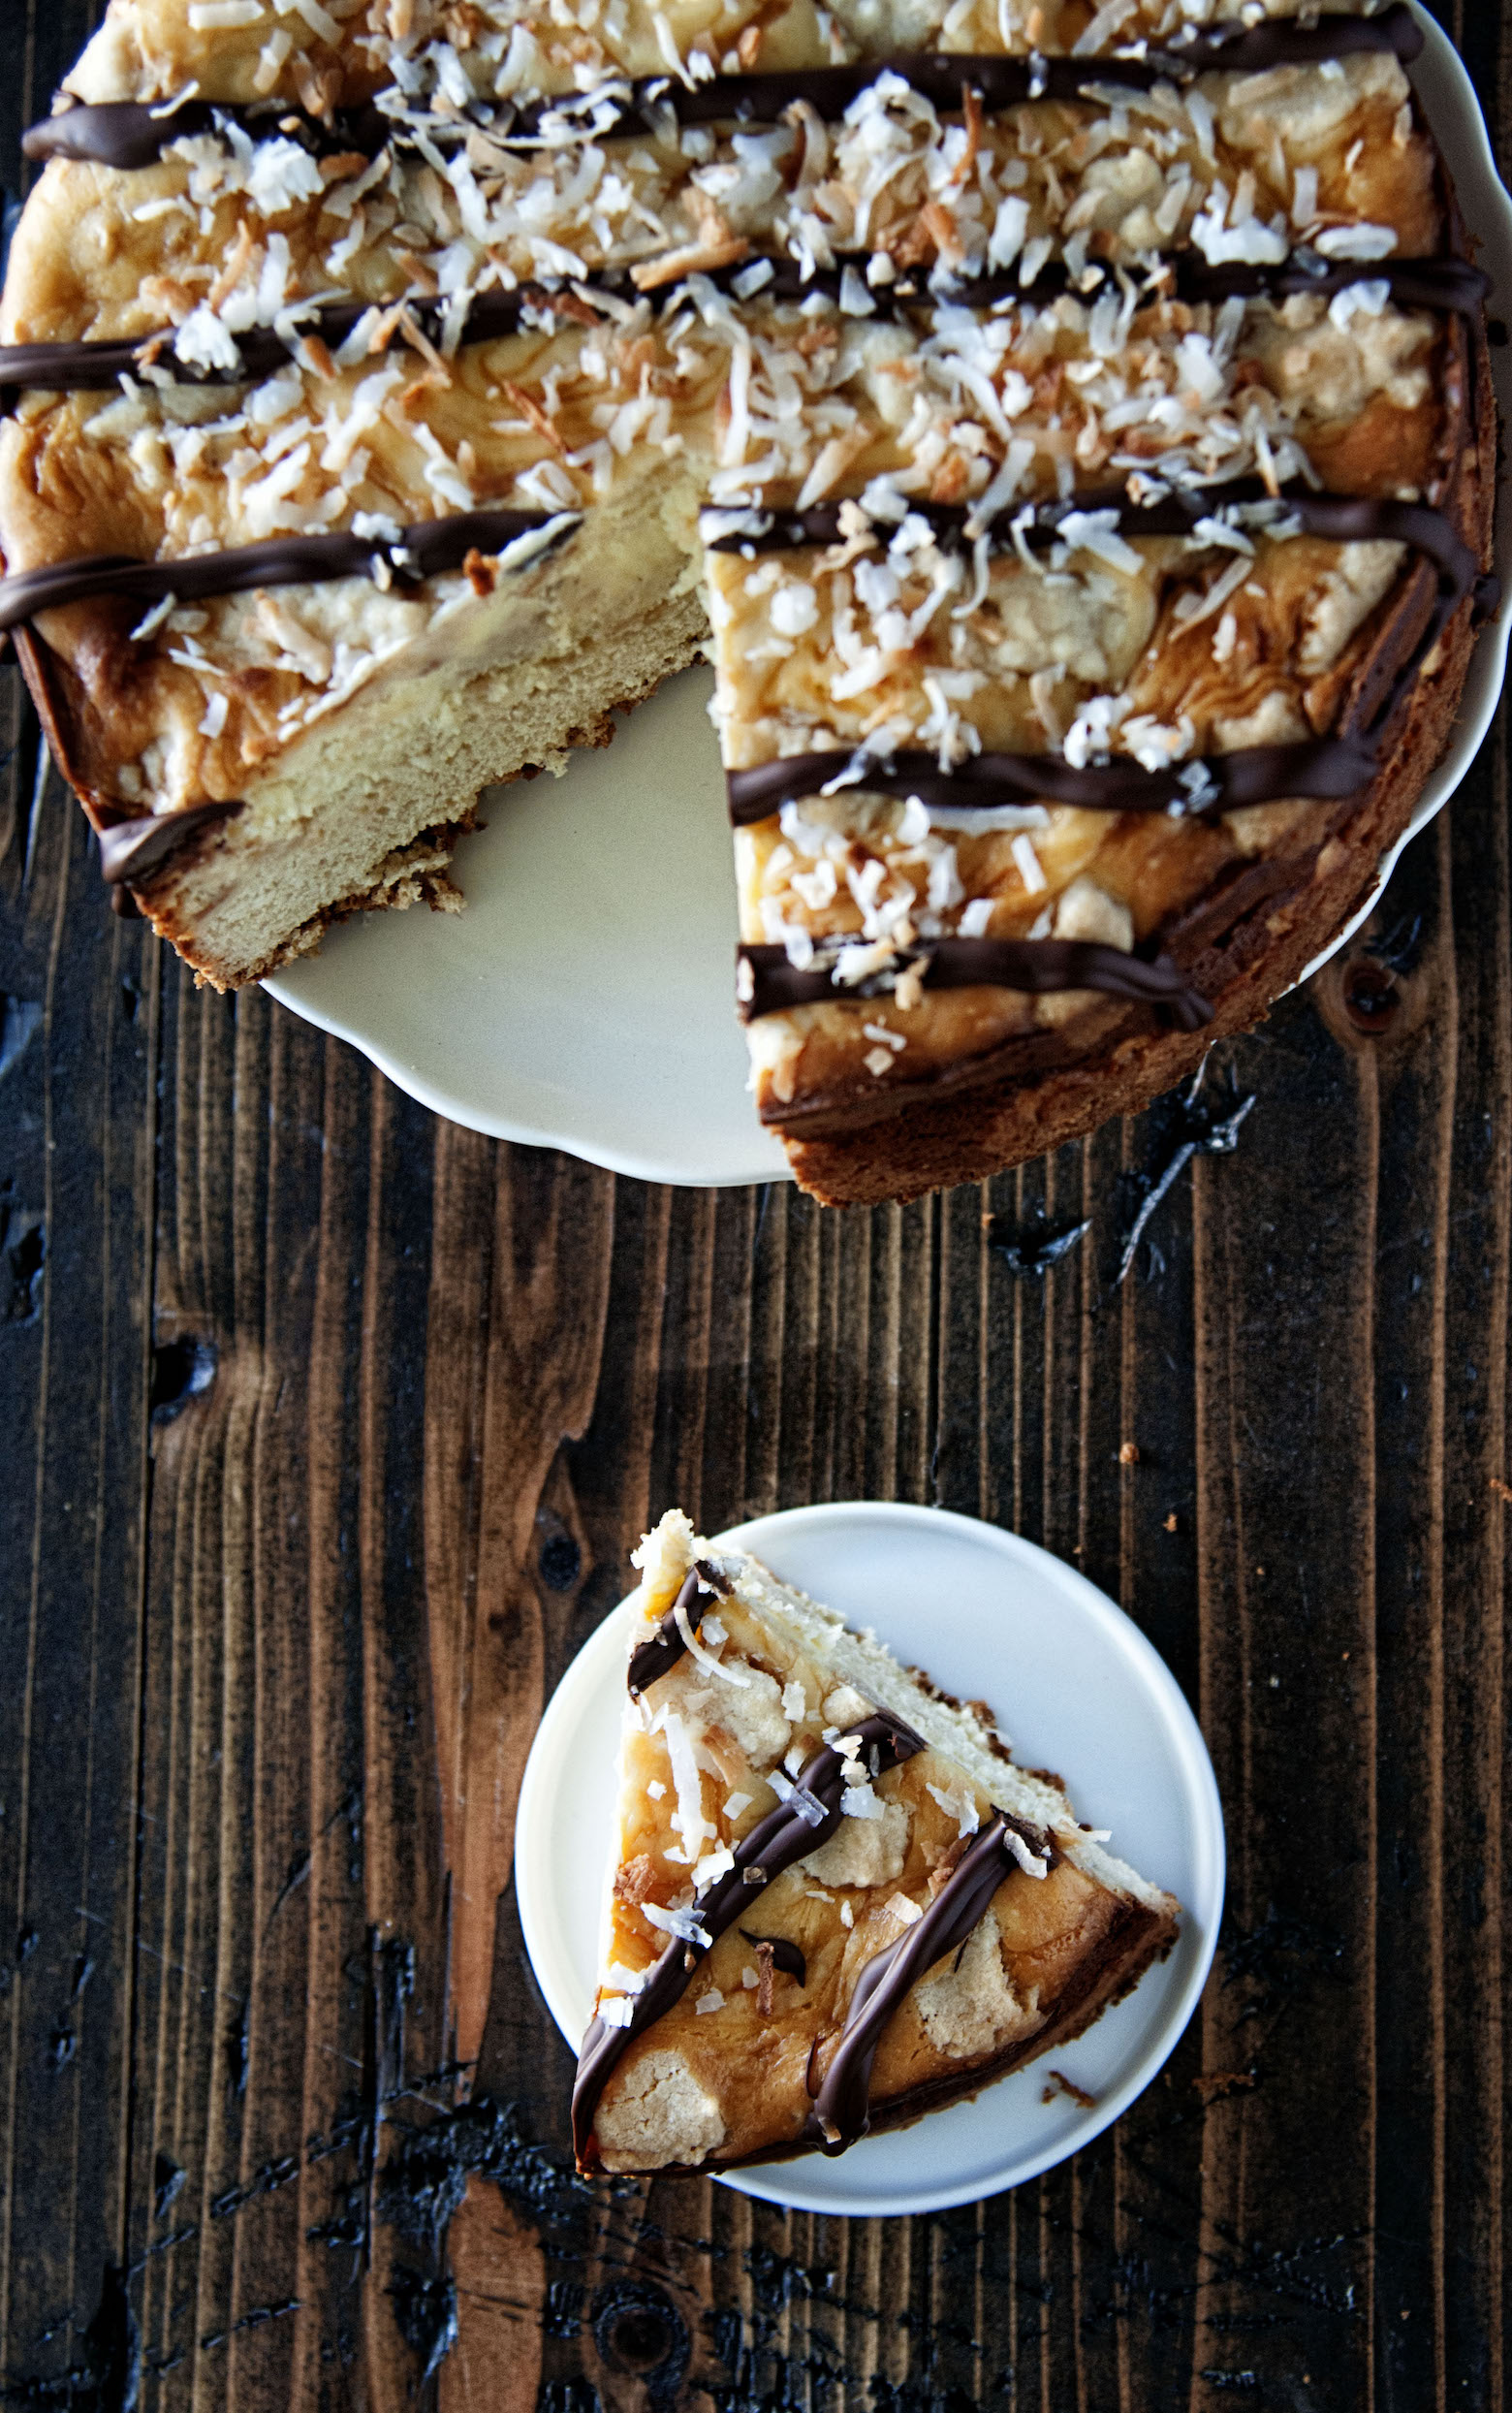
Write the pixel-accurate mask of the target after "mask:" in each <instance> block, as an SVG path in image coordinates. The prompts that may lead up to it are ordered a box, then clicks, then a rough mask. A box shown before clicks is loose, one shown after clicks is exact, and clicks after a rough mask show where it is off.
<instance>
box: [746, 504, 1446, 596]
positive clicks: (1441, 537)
mask: <svg viewBox="0 0 1512 2413" xmlns="http://www.w3.org/2000/svg"><path fill="white" fill-rule="evenodd" d="M1147 486H1148V490H1149V497H1150V498H1149V500H1148V501H1144V502H1135V501H1132V500H1131V499H1130V497H1129V492H1128V489H1127V487H1126V486H1113V487H1106V488H1102V489H1095V488H1094V489H1090V490H1088V491H1087V492H1085V493H1081V494H1073V495H1070V496H1069V497H1066V498H1061V497H1059V496H1055V497H1051V498H1049V499H1047V500H1044V501H1040V502H1027V503H1010V504H1009V505H1007V507H1006V508H1005V509H1004V510H1002V511H999V512H995V513H994V514H993V515H992V518H991V519H990V520H988V521H987V522H985V523H984V524H981V525H979V524H978V522H977V520H976V517H975V514H974V513H973V510H972V507H971V505H970V504H969V503H931V502H925V501H922V500H921V501H915V500H914V498H913V497H912V496H911V495H910V496H909V497H908V500H907V509H908V515H909V517H910V518H911V519H922V520H925V521H927V522H928V524H929V527H930V528H931V530H932V531H933V535H934V541H935V543H936V544H937V545H939V546H941V547H946V548H953V549H957V550H963V549H965V548H968V547H969V546H970V545H971V543H972V542H973V540H974V539H975V538H976V537H977V536H978V535H979V534H980V535H985V536H986V537H987V539H988V542H989V545H990V546H991V548H992V551H993V552H994V553H1005V552H1007V551H1008V549H1009V547H1010V546H1016V545H1017V542H1018V540H1019V539H1020V538H1022V539H1023V540H1024V543H1026V544H1027V545H1029V546H1030V547H1032V548H1043V547H1046V546H1049V545H1054V544H1056V543H1059V542H1062V541H1064V539H1063V538H1062V532H1061V531H1062V526H1063V524H1064V522H1065V521H1066V520H1068V519H1070V518H1072V517H1073V515H1075V516H1076V517H1078V518H1080V517H1082V516H1084V515H1085V514H1087V513H1088V512H1094V511H1096V512H1101V511H1114V512H1117V514H1118V533H1119V534H1120V535H1122V536H1190V535H1191V534H1192V532H1193V530H1194V529H1195V528H1196V527H1197V525H1198V524H1199V522H1201V521H1203V520H1211V519H1214V518H1216V517H1218V516H1219V515H1221V514H1222V513H1224V512H1230V513H1234V514H1236V515H1238V516H1237V518H1236V520H1235V523H1234V524H1235V525H1237V526H1239V527H1241V528H1243V529H1244V530H1245V531H1246V532H1247V533H1249V534H1251V535H1254V536H1269V535H1275V534H1276V533H1277V532H1279V533H1280V534H1281V535H1291V534H1293V533H1296V534H1299V535H1306V536H1323V537H1327V538H1330V539H1332V540H1333V541H1335V542H1337V543H1339V544H1361V543H1370V542H1373V541H1376V540H1380V539H1385V540H1387V541H1389V542H1392V543H1395V544H1402V545H1412V546H1414V547H1415V548H1416V550H1417V551H1418V552H1419V553H1422V554H1426V555H1427V556H1428V557H1429V559H1430V560H1431V561H1433V563H1434V565H1435V566H1436V568H1437V569H1438V570H1439V572H1440V574H1441V575H1442V576H1443V578H1444V579H1445V580H1446V581H1447V582H1448V584H1449V586H1450V587H1452V589H1453V593H1454V600H1455V602H1456V603H1457V604H1458V603H1461V602H1463V601H1464V599H1465V596H1466V595H1467V594H1469V593H1471V592H1472V591H1473V589H1474V587H1475V584H1476V580H1477V575H1478V569H1479V564H1478V563H1477V561H1476V558H1475V556H1474V555H1473V554H1472V553H1471V551H1470V549H1469V547H1468V545H1466V544H1465V540H1464V538H1463V537H1462V536H1461V535H1460V532H1459V530H1458V529H1457V528H1456V526H1455V524H1454V523H1453V521H1452V520H1451V519H1450V518H1449V516H1448V514H1447V513H1446V512H1443V511H1434V510H1433V509H1432V508H1431V507H1430V505H1428V504H1427V503H1399V502H1390V501H1386V500H1380V501H1376V500H1374V499H1372V498H1371V497H1370V496H1369V495H1350V494H1317V493H1314V492H1312V490H1311V489H1310V488H1307V487H1298V486H1296V485H1290V486H1285V487H1283V488H1282V489H1281V490H1280V492H1279V493H1278V494H1276V495H1274V496H1273V495H1272V493H1271V492H1270V490H1269V488H1268V487H1267V486H1266V485H1265V484H1264V483H1263V481H1262V480H1261V479H1259V478H1229V479H1226V480H1224V481H1223V482H1222V483H1221V484H1216V485H1212V486H1208V485H1202V486H1165V485H1164V484H1163V483H1162V481H1160V480H1159V479H1154V478H1151V479H1149V480H1148V481H1147ZM857 508H858V506H857V505H856V504H855V503H851V504H849V505H848V506H847V505H846V504H844V503H839V502H834V503H815V504H813V505H812V506H811V508H810V509H808V510H807V511H763V510H759V509H754V508H752V509H745V510H741V509H734V510H709V511H706V512H705V513H704V514H703V517H702V520H701V522H700V533H701V534H702V536H703V539H704V543H705V545H706V547H707V549H708V550H709V552H710V553H740V554H746V555H752V554H763V553H797V552H802V551H803V549H804V548H805V547H808V546H817V545H835V544H839V543H840V542H841V541H842V539H843V537H844V535H845V533H846V526H847V523H849V524H851V525H854V524H855V523H854V516H853V515H854V514H855V512H856V510H857ZM872 526H873V528H874V529H875V531H876V535H877V538H878V541H879V542H880V543H882V544H885V543H886V542H887V540H888V538H889V537H890V536H891V535H892V533H893V529H892V527H891V526H890V525H889V524H888V523H887V522H885V521H877V520H874V521H873V522H872ZM1071 541H1072V542H1073V543H1074V541H1075V531H1074V530H1073V532H1072V540H1071Z"/></svg>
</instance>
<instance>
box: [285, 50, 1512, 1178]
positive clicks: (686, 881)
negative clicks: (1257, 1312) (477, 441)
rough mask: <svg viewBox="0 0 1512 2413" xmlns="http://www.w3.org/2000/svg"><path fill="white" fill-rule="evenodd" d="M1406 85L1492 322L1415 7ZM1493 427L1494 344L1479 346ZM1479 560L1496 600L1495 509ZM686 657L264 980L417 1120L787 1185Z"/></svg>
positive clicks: (1475, 151) (1467, 95)
mask: <svg viewBox="0 0 1512 2413" xmlns="http://www.w3.org/2000/svg"><path fill="white" fill-rule="evenodd" d="M1417 14H1418V16H1419V17H1420V18H1421V20H1422V22H1423V25H1424V28H1425V31H1426V34H1427V37H1428V39H1427V46H1426V48H1425V49H1424V51H1423V54H1422V57H1421V58H1420V59H1419V61H1418V62H1417V64H1416V66H1415V67H1414V68H1413V70H1412V76H1413V80H1414V82H1415V83H1416V85H1417V87H1418V89H1419V91H1420V92H1421V94H1422V96H1423V101H1424V105H1425V108H1426V110H1427V112H1428V115H1429V118H1430V119H1431V121H1432V123H1433V127H1434V130H1435V131H1436V133H1437V135H1438V139H1439V142H1440V143H1441V144H1442V146H1443V149H1444V151H1445V154H1446V156H1447V157H1448V159H1449V161H1450V163H1451V165H1452V167H1453V170H1454V174H1455V178H1456V181H1457V183H1458V186H1459V191H1460V198H1461V202H1462V205H1463V207H1464V210H1465V219H1466V222H1467V223H1468V224H1469V225H1470V226H1471V227H1472V228H1473V229H1474V230H1475V232H1476V234H1477V235H1478V236H1479V237H1480V238H1481V243H1482V252H1481V260H1482V265H1483V266H1484V267H1485V268H1486V269H1487V270H1489V271H1490V272H1491V275H1492V277H1493V279H1494V283H1493V291H1492V296H1491V302H1490V305H1489V306H1490V308H1491V309H1492V311H1493V312H1494V313H1495V314H1497V315H1499V316H1501V317H1503V318H1506V319H1508V320H1512V201H1509V200H1508V196H1507V193H1506V190H1505V188H1504V187H1503V185H1502V183H1501V180H1500V178H1499V176H1498V175H1497V174H1496V165H1495V162H1494V159H1493V155H1492V149H1491V142H1490V138H1489V136H1488V134H1487V131H1486V123H1485V119H1484V118H1483V116H1482V114H1481V111H1480V106H1479V103H1478V102H1477V100H1476V97H1475V89H1474V86H1473V85H1472V84H1471V82H1470V79H1469V77H1468V76H1467V75H1466V73H1465V68H1464V66H1463V65H1462V63H1461V61H1460V58H1459V56H1458V54H1457V52H1456V51H1455V49H1454V48H1453V46H1452V45H1451V43H1450V42H1449V40H1448V37H1447V36H1446V35H1445V34H1444V33H1443V32H1442V31H1441V30H1440V28H1439V27H1438V25H1437V24H1435V23H1434V21H1433V18H1432V17H1430V16H1428V15H1427V13H1426V12H1425V11H1424V10H1422V9H1421V8H1419V9H1418V11H1417ZM1492 362H1493V368H1494V372H1495V375H1496V393H1497V400H1498V404H1499V407H1500V409H1501V412H1502V414H1503V417H1504V418H1506V419H1507V420H1509V421H1512V355H1509V352H1508V349H1507V348H1506V347H1502V348H1501V349H1500V350H1498V351H1495V352H1494V353H1493V355H1492ZM1496 563H1497V567H1498V569H1499V571H1500V574H1501V577H1502V579H1503V582H1504V583H1506V584H1507V586H1508V588H1509V593H1512V501H1509V498H1508V494H1507V492H1506V489H1505V487H1504V488H1503V491H1502V494H1501V498H1500V507H1499V509H1498V513H1497V522H1496ZM1509 627H1512V605H1509V609H1508V611H1507V612H1505V613H1503V615H1502V616H1501V618H1500V619H1499V620H1497V621H1496V622H1493V623H1492V624H1491V625H1490V626H1488V627H1487V628H1486V629H1484V630H1483V631H1482V634H1481V638H1480V642H1479V644H1478V646H1477V648H1476V651H1475V657H1474V660H1473V662H1472V664H1471V667H1470V674H1469V678H1468V680H1467V681H1466V683H1465V696H1464V700H1463V701H1462V704H1461V707H1460V714H1459V718H1458V721H1457V723H1456V727H1455V734H1454V738H1453V741H1452V743H1451V745H1450V746H1449V749H1448V751H1447V752H1446V754H1445V755H1444V758H1443V760H1442V762H1441V763H1440V764H1439V766H1438V769H1437V770H1436V771H1435V773H1434V774H1433V778H1431V779H1430V781H1429V782H1428V785H1427V787H1426V788H1425V789H1424V791H1423V797H1422V801H1421V803H1420V804H1419V806H1418V809H1417V811H1416V813H1415V814H1414V816H1413V819H1412V823H1411V826H1410V827H1409V828H1408V829H1407V830H1406V831H1404V832H1403V834H1402V838H1401V839H1400V840H1399V841H1398V843H1397V844H1396V845H1395V846H1394V847H1393V848H1392V849H1391V851H1390V853H1389V854H1387V855H1386V856H1384V857H1383V859H1382V862H1381V868H1380V877H1379V880H1378V882H1377V884H1376V886H1375V888H1374V889H1373V890H1372V891H1371V894H1370V897H1369V898H1368V899H1367V900H1366V902H1365V904H1364V905H1362V906H1361V908H1360V911H1359V912H1358V914H1356V916H1355V917H1354V919H1353V920H1352V921H1351V922H1350V924H1349V925H1348V928H1347V929H1345V930H1342V931H1340V932H1339V937H1337V938H1336V939H1335V940H1334V942H1333V945H1332V946H1330V947H1328V948H1326V949H1325V950H1324V952H1323V954H1321V955H1320V956H1318V957H1317V959H1316V961H1315V962H1314V963H1313V964H1311V965H1309V967H1308V973H1309V974H1310V973H1311V972H1313V971H1316V970H1317V968H1318V966H1319V965H1320V964H1323V963H1326V962H1327V960H1328V957H1329V956H1330V955H1332V954H1333V953H1334V952H1335V951H1336V949H1337V948H1339V947H1340V946H1342V945H1343V943H1344V941H1345V939H1346V938H1347V937H1349V936H1350V935H1351V933H1352V932H1353V931H1354V930H1355V929H1357V928H1358V927H1359V924H1360V923H1361V922H1362V921H1364V919H1365V918H1366V916H1367V915H1368V914H1369V913H1370V911H1371V909H1372V908H1373V906H1374V905H1375V903H1376V901H1377V899H1378V897H1379V895H1380V892H1381V889H1382V888H1383V887H1384V886H1385V884H1386V881H1387V879H1388V878H1389V877H1390V874H1391V871H1392V867H1393V866H1394V864H1395V863H1396V860H1397V857H1398V855H1399V854H1400V853H1401V852H1402V847H1403V846H1404V845H1405V844H1406V843H1407V841H1408V840H1409V839H1411V838H1414V837H1415V836H1416V835H1417V833H1418V831H1419V830H1421V829H1422V828H1423V827H1424V825H1425V823H1426V822H1428V821H1430V820H1432V818H1433V814H1434V813H1435V812H1437V811H1438V810H1439V808H1440V807H1441V806H1442V805H1443V804H1444V802H1445V801H1446V799H1447V798H1448V797H1450V796H1452V795H1453V793H1454V791H1455V789H1456V788H1457V787H1458V786H1459V784H1460V781H1461V780H1462V779H1463V778H1464V777H1465V772H1466V770H1467V769H1468V767H1469V765H1470V762H1471V761H1472V759H1473V758H1474V755H1475V753H1476V752H1477V750H1478V748H1479V746H1480V744H1481V741H1482V739H1483V738H1484V737H1485V735H1486V732H1487V730H1488V728H1489V727H1490V725H1491V721H1492V716H1493V714H1494V713H1495V711H1496V701H1497V698H1498V697H1499V695H1500V693H1501V684H1502V679H1503V676H1504V674H1505V669H1506V651H1507V638H1508V630H1509ZM710 692H711V680H710V677H709V673H708V672H707V671H704V670H697V671H688V672H686V673H684V675H683V676H682V677H681V678H680V679H676V680H673V681H671V682H669V683H668V684H667V685H666V686H664V687H663V688H662V689H661V690H660V691H659V692H658V693H657V694H656V695H655V696H654V697H653V698H652V699H651V701H650V702H649V703H648V704H644V705H643V706H642V707H641V708H640V710H639V711H638V712H637V713H636V714H634V715H633V717H632V718H631V719H630V720H629V721H628V722H627V724H626V725H625V726H624V727H623V728H622V729H621V730H620V733H619V735H618V737H617V738H616V739H615V741H614V745H613V746H612V747H610V749H609V750H608V752H607V753H585V754H581V755H579V756H577V757H576V758H575V759H574V761H573V764H572V767H571V768H570V770H569V771H568V772H567V774H566V776H565V778H562V779H560V780H557V779H535V780H530V781H517V782H516V783H515V784H514V785H513V786H511V787H509V788H507V789H505V788H496V789H492V790H490V791H489V792H488V824H489V826H488V829H487V831H486V832H485V833H483V834H482V835H481V836H479V837H476V838H470V839H468V840H467V841H465V843H464V844H463V845H462V846H461V848H460V849H459V851H458V855H457V867H456V876H457V881H458V883H459V885H460V886H461V888H462V890H463V891H464V893H465V895H466V898H467V911H466V912H465V913H464V914H461V915H459V916H454V915H451V914H435V913H426V912H423V911H422V912H414V911H412V912H408V913H402V914H395V913H379V914H371V915H368V916H365V917H359V918H358V919H356V920H354V921H351V922H347V923H344V924H343V925H342V926H341V927H340V928H339V929H337V930H335V931H333V932H332V933H331V937H328V938H327V939H326V940H325V941H324V943H323V944H322V946H321V949H320V952H319V954H318V955H314V956H310V957H307V958H306V959H305V960H304V961H303V962H301V963H299V964H295V965H292V966H291V967H290V968H288V969H287V970H286V971H281V972H279V973H277V974H276V975H275V976H274V977H273V978H272V979H269V980H267V981H265V982H264V984H263V985H264V987H265V988H266V989H268V991H269V992H270V994H271V995H272V996H274V997H276V998H277V999H279V1000H280V1001H281V1002H282V1003H283V1004H285V1005H287V1006H289V1007H290V1008H291V1009H292V1010H293V1011H294V1012H295V1013H297V1014H299V1015H301V1016H302V1017H303V1018H304V1020H305V1021H307V1022H312V1023H314V1024H315V1025H316V1027H317V1029H319V1030H322V1031H330V1032H334V1033H335V1035H336V1036H337V1037H338V1038H343V1039H350V1040H351V1041H352V1042H353V1044H354V1045H355V1046H357V1047H360V1048H361V1049H362V1052H363V1054H364V1055H366V1056H368V1057H370V1058H371V1060H372V1062H373V1063H374V1064H377V1065H378V1066H379V1068H380V1070H382V1071H384V1072H386V1073H387V1074H388V1075H389V1077H390V1079H391V1080H393V1081H395V1082H397V1084H398V1086H399V1088H400V1089H402V1090H406V1091H408V1093H409V1095H411V1096H412V1097H416V1098H418V1099H419V1100H420V1102H421V1104H422V1105H424V1106H429V1107H430V1108H431V1109H432V1110H433V1111H434V1112H435V1113H437V1114H442V1115H446V1116H447V1117H448V1118H449V1119H450V1120H451V1121H452V1122H454V1123H460V1124H464V1125H465V1126H467V1127H468V1128H469V1129H472V1130H476V1131H485V1132H488V1133H489V1134H490V1135H492V1136H495V1137H497V1138H501V1139H514V1140H523V1141H527V1142H531V1143H533V1144H535V1145H538V1146H541V1147H552V1148H566V1149H568V1150H570V1151H571V1153H572V1154H573V1155H574V1156H579V1157H585V1158H586V1159H588V1161H589V1162H590V1163H592V1164H602V1165H607V1166H608V1167H609V1169H610V1170H611V1171H612V1172H615V1173H630V1174H634V1175H636V1176H638V1177H639V1178H640V1179H641V1180H643V1181H653V1182H680V1183H695V1184H699V1185H717V1186H719V1187H728V1186H730V1185H733V1184H740V1183H748V1182H767V1181H777V1180H783V1179H786V1178H787V1159H786V1158H785V1157H784V1155H783V1153H782V1150H781V1148H780V1147H779V1146H778V1144H777V1142H776V1140H775V1139H773V1138H772V1135H771V1134H770V1133H769V1132H766V1131H764V1130H763V1129H762V1128H761V1126H760V1125H759V1123H758V1122H757V1120H756V1115H755V1110H754V1108H753V1106H752V1104H751V1100H750V1098H749V1096H748V1095H747V1093H746V1088H745V1077H746V1061H745V1047H744V1042H743V1040H742V1038H741V1036H740V1031H739V1029H738V1027H737V1025H736V1021H735V1010H734V998H733V979H734V974H733V959H734V947H735V939H736V919H735V893H734V882H733V878H732V873H731V860H730V834H729V831H728V829H727V827H726V825H725V818H724V813H723V811H722V810H721V801H720V800H721V798H722V796H723V792H724V782H723V778H722V774H721V771H720V767H719V753H718V747H717V746H716V744H715V741H714V736H713V732H712V730H711V729H710V727H709V721H708V717H707V714H706V710H705V707H706V705H707V702H708V698H709V694H710Z"/></svg>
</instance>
